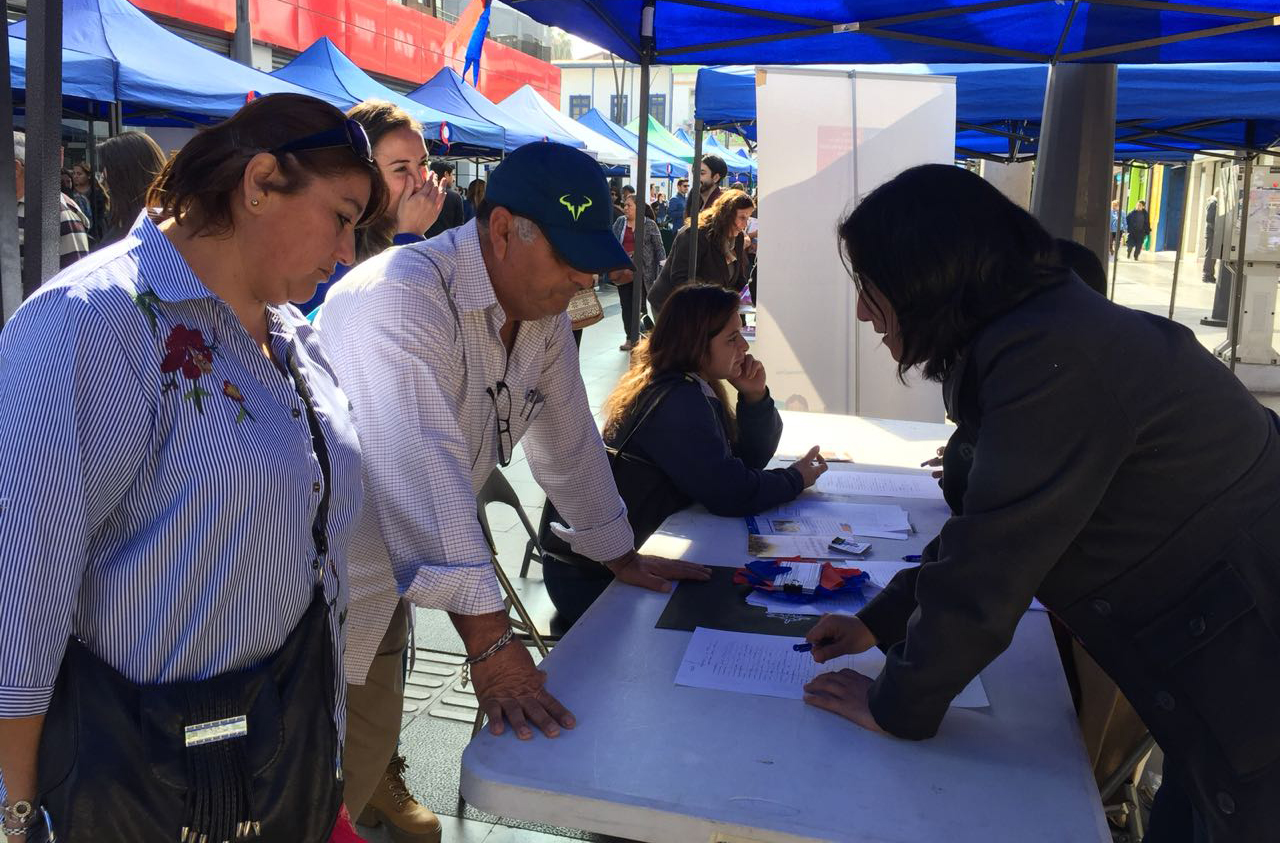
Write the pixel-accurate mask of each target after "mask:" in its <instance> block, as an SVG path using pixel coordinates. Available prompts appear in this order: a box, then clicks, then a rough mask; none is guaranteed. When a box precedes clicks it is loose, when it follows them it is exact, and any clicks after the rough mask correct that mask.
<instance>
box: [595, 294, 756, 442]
mask: <svg viewBox="0 0 1280 843" xmlns="http://www.w3.org/2000/svg"><path fill="white" fill-rule="evenodd" d="M740 305H741V301H739V299H738V296H737V294H736V293H734V292H733V291H732V290H727V289H725V288H724V287H721V286H720V285H718V284H688V285H686V286H684V287H679V288H677V289H676V290H675V292H673V293H672V294H671V295H670V296H669V297H668V298H667V300H666V302H664V303H663V305H662V312H661V314H660V315H659V316H658V321H657V324H656V325H654V327H653V330H652V331H651V332H650V333H649V336H648V337H646V338H644V339H642V340H641V341H640V343H639V345H637V346H636V349H635V351H634V352H632V364H631V368H630V369H629V370H628V371H627V373H626V374H624V375H623V376H622V379H621V380H619V381H618V385H617V386H616V387H614V390H613V392H612V393H611V394H610V395H609V398H608V399H607V400H606V401H605V402H604V414H605V423H604V432H605V436H606V437H608V436H612V435H614V434H616V433H617V432H618V430H620V429H621V427H622V425H623V424H624V423H625V422H626V421H627V418H628V417H629V415H630V413H631V412H632V410H633V409H635V407H636V403H637V401H638V400H639V399H640V395H641V393H642V392H644V390H645V388H646V387H647V386H649V384H651V383H653V382H654V381H655V380H656V379H657V378H659V377H661V376H662V375H666V374H671V373H682V372H697V371H698V370H700V369H701V368H702V366H703V364H704V363H705V362H706V359H707V353H708V349H709V346H710V344H711V340H712V338H713V337H715V335H716V334H718V333H720V331H721V330H723V329H724V326H725V324H726V323H727V322H728V321H729V319H730V317H734V316H737V314H738V308H739V307H740ZM711 389H712V390H713V391H714V392H715V394H716V397H717V398H719V399H720V403H721V404H722V405H723V406H724V409H725V414H726V419H727V427H726V429H725V436H726V437H727V438H728V439H729V441H730V442H733V441H735V440H736V439H737V437H738V429H737V423H736V421H735V419H734V417H733V409H732V407H731V406H730V405H729V399H728V396H727V395H726V394H725V389H724V384H723V383H721V382H720V381H718V380H717V381H715V382H714V383H712V384H711Z"/></svg>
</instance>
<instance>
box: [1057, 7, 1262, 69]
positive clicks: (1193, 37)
mask: <svg viewBox="0 0 1280 843" xmlns="http://www.w3.org/2000/svg"><path fill="white" fill-rule="evenodd" d="M1161 8H1162V9H1165V10H1167V11H1170V12H1174V11H1178V9H1177V7H1176V6H1173V5H1172V4H1170V5H1163V4H1162V5H1161ZM1269 26H1276V19H1275V17H1274V16H1272V15H1271V14H1267V16H1266V17H1264V18H1262V19H1259V20H1250V21H1245V22H1244V23H1233V24H1228V25H1227V26H1215V27H1211V28H1209V29H1195V30H1192V31H1190V32H1180V33H1178V34H1177V35H1165V36H1163V37H1161V38H1147V39H1145V40H1143V41H1127V42H1125V43H1123V44H1113V45H1111V46H1110V47H1098V48H1096V49H1093V50H1080V51H1078V52H1074V53H1067V54H1066V55H1065V56H1063V57H1062V60H1063V61H1083V60H1084V59H1094V58H1097V57H1098V56H1112V55H1115V54H1116V53H1126V52H1129V51H1131V50H1145V49H1147V48H1149V47H1163V46H1164V45H1165V44H1178V43H1181V42H1183V41H1198V40H1199V39H1201V38H1213V37H1215V36H1218V35H1230V34H1231V33H1233V32H1248V31H1249V30H1251V29H1264V28H1266V27H1269Z"/></svg>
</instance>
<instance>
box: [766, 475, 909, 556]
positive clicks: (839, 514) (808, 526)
mask: <svg viewBox="0 0 1280 843" xmlns="http://www.w3.org/2000/svg"><path fill="white" fill-rule="evenodd" d="M824 476H825V475H824ZM747 529H748V530H749V531H751V532H754V533H761V534H764V535H799V536H819V537H822V538H825V539H827V540H828V541H830V539H831V538H832V537H833V536H837V535H841V534H846V535H853V536H871V537H878V538H886V539H898V540H904V539H906V538H907V534H908V533H910V532H911V521H910V520H909V519H908V518H907V511H906V510H905V509H903V508H902V507H900V506H892V505H886V504H867V503H838V502H834V501H821V500H813V499H805V498H800V499H798V500H795V501H792V502H791V503H787V504H783V505H782V506H777V507H774V508H773V509H770V510H768V511H766V512H762V513H761V514H760V515H757V516H754V517H751V518H748V519H747Z"/></svg>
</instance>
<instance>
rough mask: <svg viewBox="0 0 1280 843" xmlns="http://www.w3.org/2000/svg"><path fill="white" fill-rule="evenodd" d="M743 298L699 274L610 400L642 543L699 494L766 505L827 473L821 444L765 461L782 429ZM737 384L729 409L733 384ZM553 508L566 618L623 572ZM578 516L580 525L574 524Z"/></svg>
mask: <svg viewBox="0 0 1280 843" xmlns="http://www.w3.org/2000/svg"><path fill="white" fill-rule="evenodd" d="M741 327H742V323H741V321H740V320H739V318H738V296H737V294H735V293H733V292H731V291H729V290H726V289H725V288H723V287H717V286H713V285H708V284H695V285H691V286H685V287H681V288H680V289H679V290H676V291H675V293H673V294H672V296H671V299H670V301H669V302H668V303H667V305H666V308H665V309H664V310H663V312H662V314H661V315H660V317H659V319H658V323H657V325H656V326H655V327H654V329H653V332H652V333H651V334H650V335H649V337H648V338H646V339H643V340H641V341H640V343H639V345H637V347H636V350H635V352H634V359H635V361H636V362H635V363H634V364H633V365H632V367H631V370H630V371H629V372H627V373H626V374H625V375H623V377H622V380H621V381H620V382H619V383H618V386H617V388H616V389H614V391H613V394H612V395H610V396H609V400H608V401H606V402H605V412H606V414H607V417H606V420H605V426H604V442H605V445H606V446H608V448H609V459H610V462H611V463H612V466H613V477H614V480H615V481H616V482H617V484H618V492H619V494H621V495H622V500H623V502H624V503H626V505H627V518H628V520H629V521H630V522H631V529H632V530H633V531H634V532H635V540H636V546H637V547H639V546H640V545H641V544H642V543H643V542H644V541H645V540H646V539H648V538H649V536H650V535H652V534H653V532H654V531H655V530H657V529H658V527H659V526H660V525H661V524H662V522H663V521H664V520H666V518H667V516H669V515H671V514H672V513H674V512H677V511H678V510H681V509H683V508H684V507H686V506H688V505H689V504H691V503H700V504H702V505H703V506H705V507H706V508H707V509H708V510H710V511H711V512H712V513H714V514H715V515H724V516H732V517H742V516H747V515H755V514H756V513H758V512H762V511H764V510H766V509H769V508H770V507H773V506H777V505H778V504H781V503H786V502H787V501H789V500H792V499H793V498H795V497H796V496H797V495H799V494H800V493H801V492H802V491H804V490H805V489H806V488H808V487H809V486H811V485H813V483H814V481H815V480H817V479H818V477H819V476H820V475H821V474H822V473H823V472H824V471H826V463H825V462H823V460H822V457H820V456H819V455H818V450H819V449H818V447H817V446H816V445H815V446H814V447H813V449H812V450H810V451H809V453H808V454H806V455H805V456H804V457H803V458H801V459H800V460H798V461H796V462H795V463H793V464H792V465H790V466H789V467H787V468H774V469H765V467H764V466H765V465H766V464H768V462H769V460H771V459H773V454H774V451H775V450H776V449H777V447H778V439H779V438H780V437H781V436H782V418H781V416H779V415H778V411H777V409H776V408H775V407H774V405H773V400H772V399H771V398H770V396H769V389H768V387H767V386H766V385H765V372H764V366H762V365H761V364H760V361H758V360H756V359H755V358H753V357H752V356H751V355H750V354H748V353H747V341H746V340H745V339H743V337H742V332H741ZM726 382H728V383H729V384H730V385H731V386H733V388H734V389H735V390H737V393H738V400H737V411H736V412H734V411H733V410H731V409H730V407H729V401H728V395H727V391H726V389H725V383H726ZM555 522H562V519H561V517H560V515H559V514H558V513H557V512H556V510H555V507H554V506H553V505H552V501H550V500H548V502H547V507H546V510H545V511H544V514H543V521H542V536H541V542H542V546H543V549H544V551H545V552H544V555H543V575H544V578H545V581H546V585H547V592H548V593H549V594H550V596H551V602H552V603H554V604H555V606H556V609H557V611H558V612H559V620H560V621H562V622H564V623H565V624H566V625H569V624H572V623H573V622H574V621H576V620H577V619H578V617H579V616H581V615H582V613H583V612H584V611H586V609H587V607H588V606H590V605H591V603H592V602H593V601H594V600H595V599H596V597H598V596H599V595H600V593H601V592H603V591H604V589H605V587H606V586H608V585H609V581H610V580H611V579H612V578H613V575H612V574H610V573H609V570H608V569H607V568H605V567H604V566H603V565H600V564H599V563H596V562H592V561H591V560H589V559H586V558H584V557H581V556H578V555H576V554H574V553H573V552H572V551H571V550H570V549H569V547H568V545H567V544H566V543H565V542H564V541H562V540H561V539H560V538H559V537H557V536H556V535H554V534H553V533H552V531H551V529H550V525H551V524H552V523H555ZM570 526H572V525H570Z"/></svg>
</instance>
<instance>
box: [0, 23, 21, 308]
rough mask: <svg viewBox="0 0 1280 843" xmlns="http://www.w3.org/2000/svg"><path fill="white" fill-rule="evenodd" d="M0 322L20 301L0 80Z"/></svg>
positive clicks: (3, 49) (4, 51)
mask: <svg viewBox="0 0 1280 843" xmlns="http://www.w3.org/2000/svg"><path fill="white" fill-rule="evenodd" d="M0 66H4V67H8V66H9V39H8V38H0ZM0 85H2V87H0V197H3V198H2V199H0V325H3V324H4V323H5V322H8V321H9V317H10V316H12V315H13V312H14V311H15V310H17V309H18V305H20V304H22V259H21V258H20V257H18V207H17V205H16V204H15V203H13V202H10V201H9V197H10V196H14V197H16V196H17V195H18V194H17V187H18V185H17V180H16V179H15V177H14V176H15V174H14V167H13V158H14V155H13V85H12V81H11V79H10V77H9V75H8V74H5V77H4V80H3V82H2V83H0Z"/></svg>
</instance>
